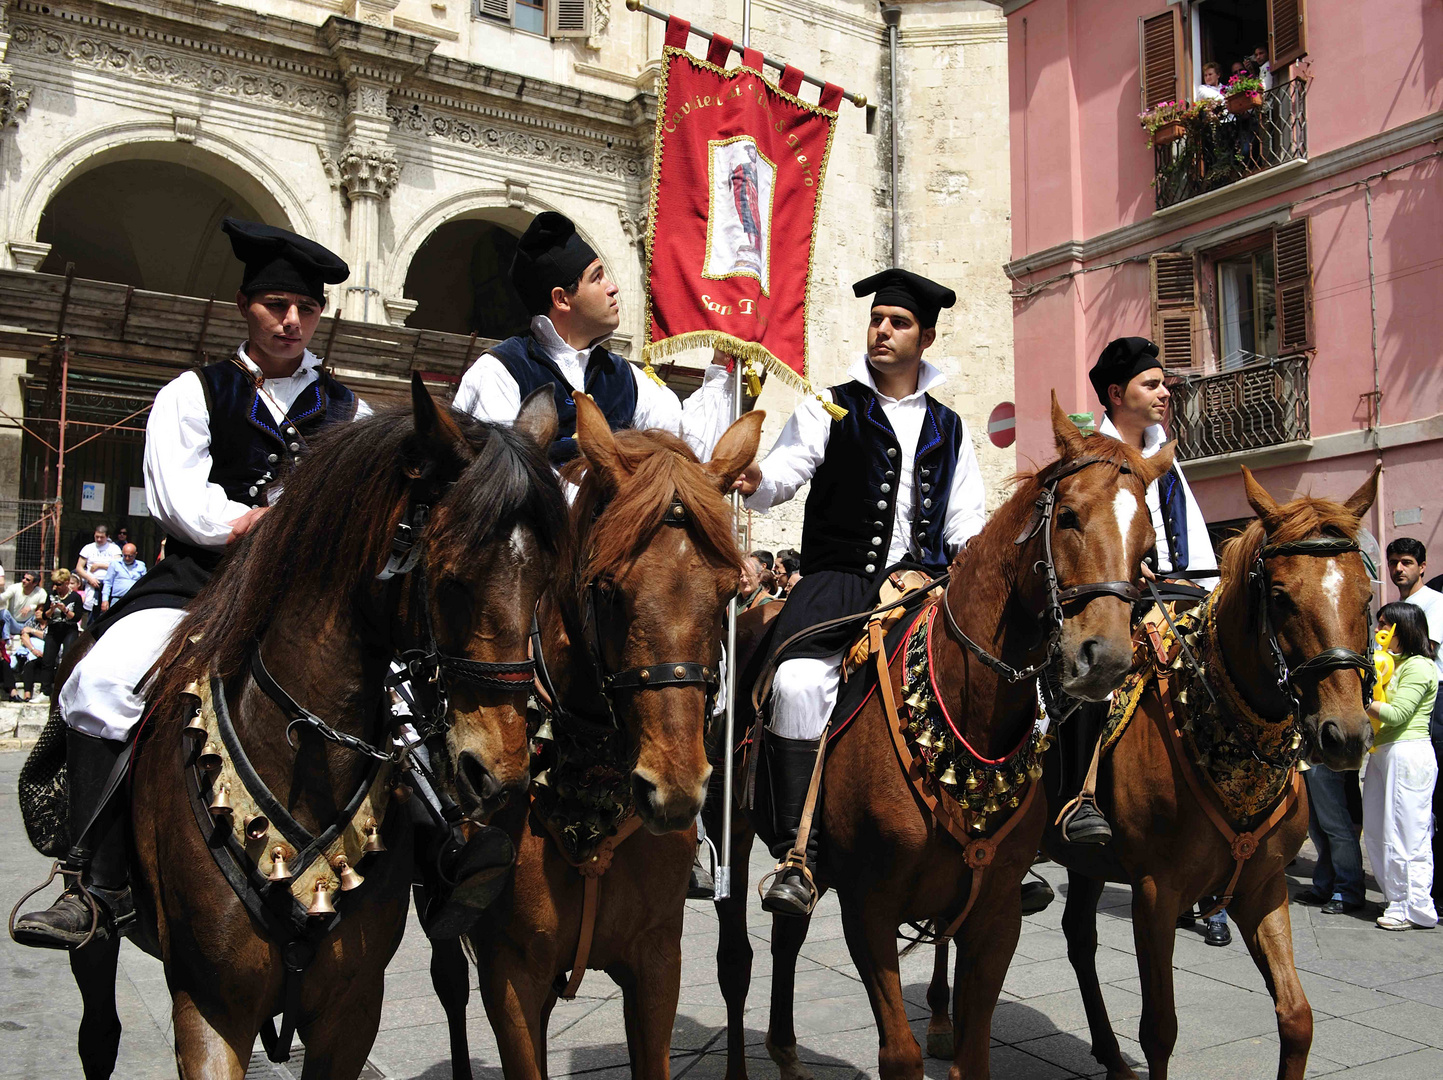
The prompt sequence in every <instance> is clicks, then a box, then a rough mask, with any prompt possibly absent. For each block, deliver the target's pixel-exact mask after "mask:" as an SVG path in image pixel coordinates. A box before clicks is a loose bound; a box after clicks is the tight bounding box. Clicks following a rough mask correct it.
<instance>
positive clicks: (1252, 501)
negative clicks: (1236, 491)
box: [1242, 465, 1371, 519]
mask: <svg viewBox="0 0 1443 1080" xmlns="http://www.w3.org/2000/svg"><path fill="white" fill-rule="evenodd" d="M1242 468H1243V491H1244V492H1245V493H1246V494H1247V497H1248V505H1249V506H1251V507H1252V508H1253V512H1254V513H1255V514H1257V515H1258V517H1260V518H1264V519H1266V518H1269V517H1272V516H1273V515H1274V514H1276V513H1277V512H1278V501H1277V500H1276V499H1274V498H1273V497H1272V496H1271V495H1269V494H1268V493H1267V492H1266V491H1264V490H1263V485H1262V484H1260V483H1258V482H1257V480H1256V479H1254V477H1253V471H1252V470H1251V469H1249V468H1248V467H1247V466H1246V465H1244V466H1243V467H1242ZM1370 501H1371V500H1370Z"/></svg>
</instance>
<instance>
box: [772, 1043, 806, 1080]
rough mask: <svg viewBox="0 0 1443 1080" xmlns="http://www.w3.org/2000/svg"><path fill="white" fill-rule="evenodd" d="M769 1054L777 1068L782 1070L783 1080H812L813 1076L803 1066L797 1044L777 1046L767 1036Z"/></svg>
mask: <svg viewBox="0 0 1443 1080" xmlns="http://www.w3.org/2000/svg"><path fill="white" fill-rule="evenodd" d="M767 1053H768V1054H770V1055H771V1058H772V1060H773V1061H774V1062H776V1063H777V1068H778V1069H780V1070H781V1074H782V1075H781V1080H812V1074H811V1073H810V1072H809V1071H808V1070H807V1067H806V1066H805V1065H803V1064H802V1059H801V1058H799V1057H798V1056H797V1044H796V1043H792V1045H791V1046H777V1045H776V1044H775V1043H773V1042H772V1037H771V1036H770V1035H768V1036H767Z"/></svg>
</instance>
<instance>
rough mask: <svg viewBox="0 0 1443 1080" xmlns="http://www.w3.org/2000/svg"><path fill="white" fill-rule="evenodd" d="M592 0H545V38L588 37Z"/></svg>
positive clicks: (593, 6)
mask: <svg viewBox="0 0 1443 1080" xmlns="http://www.w3.org/2000/svg"><path fill="white" fill-rule="evenodd" d="M593 10H595V3H594V0H546V36H547V37H554V38H568V37H581V38H584V37H590V36H591V13H592V11H593Z"/></svg>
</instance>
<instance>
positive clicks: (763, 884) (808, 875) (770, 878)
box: [757, 848, 821, 915]
mask: <svg viewBox="0 0 1443 1080" xmlns="http://www.w3.org/2000/svg"><path fill="white" fill-rule="evenodd" d="M789 870H799V871H801V874H802V877H803V878H805V879H806V882H807V885H808V886H809V887H810V888H811V891H812V900H811V903H809V904H808V905H807V910H806V911H805V912H804V914H805V915H811V913H812V912H813V911H815V910H816V908H817V901H818V900H820V899H821V890H820V889H818V888H817V880H816V878H814V877H812V871H811V870H810V869H809V868H808V866H807V857H806V855H804V854H801V853H799V852H798V851H797V850H796V849H795V848H794V849H792V850H791V851H788V852H787V857H786V858H785V859H783V860H782V861H781V862H779V863H777V865H776V866H775V867H773V868H772V869H771V870H769V871H768V872H767V873H765V874H763V875H762V877H761V880H760V881H758V882H757V896H758V897H760V898H761V901H762V903H763V905H765V904H766V899H767V893H768V891H769V886H768V884H767V883H768V882H775V881H777V880H778V879H779V878H781V877H782V875H784V874H786V873H787V872H788V871H789ZM774 914H775V913H774Z"/></svg>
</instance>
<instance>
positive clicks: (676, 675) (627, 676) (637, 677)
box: [531, 494, 721, 731]
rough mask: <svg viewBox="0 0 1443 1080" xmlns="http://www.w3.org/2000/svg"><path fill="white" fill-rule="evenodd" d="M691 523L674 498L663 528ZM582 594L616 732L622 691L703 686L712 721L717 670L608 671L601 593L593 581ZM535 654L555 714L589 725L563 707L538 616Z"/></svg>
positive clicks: (592, 652)
mask: <svg viewBox="0 0 1443 1080" xmlns="http://www.w3.org/2000/svg"><path fill="white" fill-rule="evenodd" d="M603 509H604V506H603V507H601V508H599V509H598V510H597V516H598V517H599V516H600V514H601V511H602V510H603ZM690 523H691V518H690V516H689V515H688V514H687V511H686V506H685V505H684V504H683V503H682V501H681V497H680V496H679V495H675V494H673V495H672V498H671V505H670V506H668V507H667V509H666V513H665V515H664V516H663V517H662V524H663V525H669V526H671V527H672V528H676V529H684V528H687V527H688V526H689V525H690ZM582 590H583V596H584V598H585V608H584V610H583V611H582V621H581V634H580V635H579V636H580V638H581V641H582V644H583V645H584V646H585V649H586V654H587V658H588V659H589V660H590V661H591V667H592V669H593V670H594V671H595V673H596V683H597V685H596V689H597V691H598V695H599V696H600V698H601V700H602V703H603V704H604V705H605V706H606V714H607V719H608V720H609V721H610V724H611V728H612V730H614V731H620V730H621V722H620V721H619V720H618V719H617V716H616V705H615V702H614V701H613V699H612V696H613V695H614V694H615V693H616V691H618V690H630V691H641V690H660V689H661V688H662V687H666V686H701V687H703V688H704V693H705V695H706V706H705V713H704V715H705V716H706V717H707V718H708V719H710V717H711V711H712V701H713V700H714V699H715V697H716V693H717V689H718V687H719V686H720V683H721V680H720V677H719V672H718V671H717V669H716V668H713V667H710V666H708V665H706V664H698V663H696V662H695V661H691V660H656V661H653V662H652V663H650V664H645V665H641V666H639V667H633V668H627V669H625V670H624V671H615V672H612V671H608V670H607V668H606V661H605V659H604V658H603V657H602V654H601V642H600V640H599V638H598V637H597V627H598V625H599V623H600V619H599V617H598V615H597V607H598V603H597V593H598V592H599V591H600V589H599V586H598V584H597V582H596V581H595V580H592V581H588V582H587V583H586V584H585V585H584V586H582ZM531 654H532V656H533V657H534V659H535V663H536V677H537V681H538V682H539V683H540V684H541V688H542V689H543V690H544V691H545V692H546V696H547V697H549V698H550V699H551V700H550V708H551V711H552V712H553V713H555V714H556V715H557V716H558V717H563V718H565V719H567V720H579V721H581V722H582V723H587V722H588V721H586V720H585V719H584V718H582V717H578V716H576V715H575V714H574V713H572V712H571V711H570V710H568V709H565V708H564V707H563V706H562V704H561V697H560V695H559V694H557V692H556V687H555V685H554V684H553V683H552V681H551V672H550V670H549V669H548V668H547V666H546V658H545V656H544V654H543V652H542V648H541V626H540V623H539V621H538V620H537V619H536V617H535V616H534V615H533V616H532V622H531Z"/></svg>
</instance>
